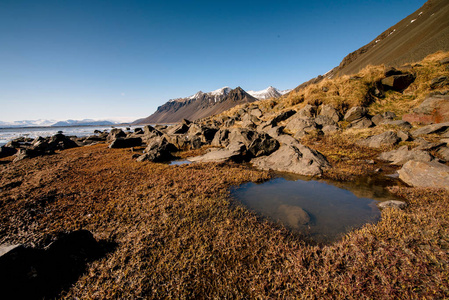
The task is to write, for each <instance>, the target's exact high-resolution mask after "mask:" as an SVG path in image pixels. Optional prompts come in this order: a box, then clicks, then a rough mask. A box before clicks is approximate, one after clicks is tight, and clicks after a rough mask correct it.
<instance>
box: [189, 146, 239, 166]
mask: <svg viewBox="0 0 449 300" xmlns="http://www.w3.org/2000/svg"><path fill="white" fill-rule="evenodd" d="M245 151H246V146H245V145H244V144H243V143H241V142H233V143H231V144H230V145H229V146H228V147H226V148H225V149H214V150H211V151H210V152H209V153H206V154H204V155H201V156H195V157H189V158H187V160H188V161H191V162H225V161H228V160H233V161H237V162H239V161H242V160H243V159H244V156H245Z"/></svg>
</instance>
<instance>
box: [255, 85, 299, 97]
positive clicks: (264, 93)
mask: <svg viewBox="0 0 449 300" xmlns="http://www.w3.org/2000/svg"><path fill="white" fill-rule="evenodd" d="M290 91H291V90H284V91H281V90H278V89H277V88H275V87H273V86H271V85H270V86H269V87H267V88H266V89H264V90H260V91H248V94H250V95H251V96H253V97H254V98H257V99H259V100H265V99H270V98H279V97H280V96H282V95H284V94H286V93H288V92H290Z"/></svg>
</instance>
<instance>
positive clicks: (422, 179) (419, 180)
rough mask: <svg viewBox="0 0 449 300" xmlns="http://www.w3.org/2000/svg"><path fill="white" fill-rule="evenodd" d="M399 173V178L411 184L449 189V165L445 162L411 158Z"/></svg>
mask: <svg viewBox="0 0 449 300" xmlns="http://www.w3.org/2000/svg"><path fill="white" fill-rule="evenodd" d="M398 173H399V178H400V179H401V180H402V181H404V182H405V183H407V184H409V185H411V186H415V187H430V188H442V189H447V190H449V167H448V166H446V165H444V164H441V163H438V162H435V161H432V162H422V161H414V160H411V161H408V162H407V163H405V164H404V166H403V167H402V169H400V170H399V171H398Z"/></svg>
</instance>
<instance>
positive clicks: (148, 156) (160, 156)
mask: <svg viewBox="0 0 449 300" xmlns="http://www.w3.org/2000/svg"><path fill="white" fill-rule="evenodd" d="M177 150H178V149H177V148H176V146H175V145H173V144H172V143H170V142H169V141H167V139H166V138H164V137H158V138H155V139H153V140H151V142H150V143H149V144H148V146H147V148H145V150H144V154H142V155H141V156H139V157H138V158H137V161H152V162H163V161H168V160H171V159H173V155H172V152H175V151H177Z"/></svg>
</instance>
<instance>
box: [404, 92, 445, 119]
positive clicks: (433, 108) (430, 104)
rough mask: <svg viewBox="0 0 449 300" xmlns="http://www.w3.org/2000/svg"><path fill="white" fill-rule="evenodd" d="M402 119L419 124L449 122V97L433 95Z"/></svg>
mask: <svg viewBox="0 0 449 300" xmlns="http://www.w3.org/2000/svg"><path fill="white" fill-rule="evenodd" d="M402 119H403V120H405V121H408V122H415V123H420V124H432V123H444V122H449V95H433V96H430V97H428V98H426V99H425V100H424V101H423V102H422V103H421V104H420V105H419V106H418V107H417V108H415V109H414V110H413V113H410V114H405V115H404V116H402Z"/></svg>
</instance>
